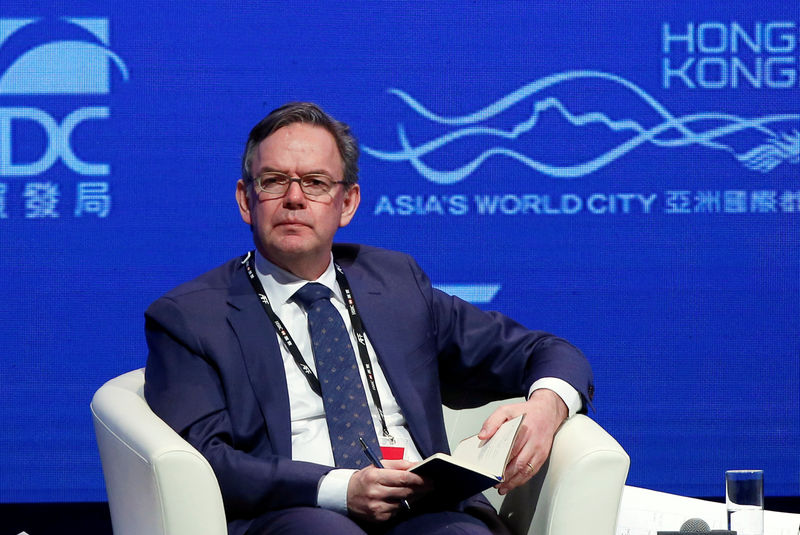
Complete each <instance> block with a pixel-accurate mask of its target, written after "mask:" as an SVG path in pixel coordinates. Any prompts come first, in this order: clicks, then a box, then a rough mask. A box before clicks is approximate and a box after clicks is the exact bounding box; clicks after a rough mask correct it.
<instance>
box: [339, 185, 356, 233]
mask: <svg viewBox="0 0 800 535" xmlns="http://www.w3.org/2000/svg"><path fill="white" fill-rule="evenodd" d="M342 203H343V204H342V215H341V216H339V227H346V226H347V225H348V224H350V221H352V219H353V216H354V215H356V210H358V205H359V204H360V203H361V188H360V187H359V186H358V184H353V185H352V186H350V187H349V188H347V189H346V190H345V192H344V200H343V201H342Z"/></svg>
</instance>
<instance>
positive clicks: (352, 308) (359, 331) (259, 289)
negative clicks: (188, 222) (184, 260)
mask: <svg viewBox="0 0 800 535" xmlns="http://www.w3.org/2000/svg"><path fill="white" fill-rule="evenodd" d="M242 264H243V265H244V266H245V269H246V270H247V278H248V279H250V284H251V285H252V286H253V290H254V291H255V292H256V295H258V298H259V299H260V300H261V306H263V307H264V312H266V313H267V317H268V318H269V320H270V322H271V323H272V326H273V327H274V328H275V332H277V333H278V336H279V337H280V338H281V340H283V343H284V345H285V346H286V349H287V350H288V351H289V353H291V355H292V358H293V359H294V362H295V364H297V368H298V369H299V370H300V371H301V372H302V374H303V376H304V377H305V378H306V381H308V386H310V387H311V390H313V391H314V393H316V394H317V395H318V396H320V397H322V388H321V387H320V384H319V379H317V376H316V375H314V372H313V371H311V368H310V367H309V366H308V364H306V361H305V359H304V358H303V355H301V354H300V350H299V349H297V344H295V343H294V340H293V339H292V336H291V335H290V334H289V330H288V329H287V328H286V326H285V325H284V324H283V322H282V321H281V320H280V318H279V317H278V315H277V314H275V311H274V310H272V306H270V304H269V298H267V292H265V291H264V286H263V285H262V284H261V281H260V280H259V279H258V275H256V269H255V252H254V251H250V252H248V253H247V254H246V255H245V256H244V257H243V258H242ZM333 267H334V268H335V271H336V282H337V283H338V284H339V288H340V289H341V290H342V295H343V296H344V302H345V305H346V306H347V312H348V314H349V315H350V323H352V325H353V332H354V333H355V335H356V340H357V342H358V343H357V344H356V345H357V346H358V356H359V358H360V360H361V366H362V367H363V368H364V375H366V377H367V384H368V385H369V391H370V394H372V402H373V403H374V404H375V408H376V409H378V416H379V417H380V419H381V430H382V432H383V436H384V437H386V438H387V439H389V440H390V441H392V442H394V438H393V437H392V435H391V434H389V428H388V427H386V418H385V417H384V415H383V405H382V404H381V397H380V395H379V394H378V385H377V384H376V383H375V376H374V373H373V371H372V361H370V360H369V353H368V352H367V339H366V333H365V332H364V323H363V322H362V321H361V316H360V315H359V313H358V309H357V308H356V301H355V299H353V292H352V290H350V283H349V282H347V277H345V276H344V271H342V268H341V267H339V264H337V263H335V262H334V264H333Z"/></svg>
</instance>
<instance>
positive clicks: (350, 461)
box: [294, 282, 380, 468]
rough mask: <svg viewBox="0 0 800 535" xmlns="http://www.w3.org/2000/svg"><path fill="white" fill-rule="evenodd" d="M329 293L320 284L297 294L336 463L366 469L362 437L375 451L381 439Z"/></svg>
mask: <svg viewBox="0 0 800 535" xmlns="http://www.w3.org/2000/svg"><path fill="white" fill-rule="evenodd" d="M330 297H331V291H330V289H329V288H327V287H326V286H323V285H322V284H319V283H317V282H310V283H308V284H306V285H305V286H303V287H302V288H300V289H299V290H297V292H295V294H294V298H295V300H296V301H298V302H299V303H300V304H302V305H303V307H305V309H306V312H307V313H308V328H309V332H310V334H311V345H312V347H313V348H314V361H315V362H316V364H317V377H318V378H319V382H320V386H321V387H322V404H323V406H324V408H325V420H326V421H327V423H328V433H329V434H330V438H331V446H332V447H333V458H334V461H335V463H336V466H337V467H338V468H364V467H365V466H367V465H369V460H368V459H367V457H366V455H364V452H363V451H361V445H360V444H359V442H358V437H363V439H364V441H365V442H366V443H367V444H368V445H369V447H370V448H372V449H373V451H375V452H376V453H377V452H378V451H380V450H379V449H378V438H377V436H376V435H375V428H374V426H373V423H372V415H371V414H370V412H369V405H368V404H367V396H366V395H365V393H364V384H363V383H362V381H361V376H360V375H359V372H358V364H357V362H356V358H355V353H354V352H353V346H352V345H351V344H350V335H349V334H348V332H347V327H345V324H344V321H342V317H341V315H340V314H339V312H338V311H337V310H336V308H335V307H334V306H333V303H331V301H330Z"/></svg>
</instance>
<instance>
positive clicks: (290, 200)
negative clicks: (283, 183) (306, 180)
mask: <svg viewBox="0 0 800 535" xmlns="http://www.w3.org/2000/svg"><path fill="white" fill-rule="evenodd" d="M306 200H307V199H306V194H305V193H303V189H302V188H301V187H300V183H299V182H297V181H292V182H289V189H287V190H286V195H284V197H283V203H284V204H285V205H295V206H296V205H305V204H306Z"/></svg>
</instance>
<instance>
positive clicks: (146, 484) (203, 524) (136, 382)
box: [91, 369, 228, 535]
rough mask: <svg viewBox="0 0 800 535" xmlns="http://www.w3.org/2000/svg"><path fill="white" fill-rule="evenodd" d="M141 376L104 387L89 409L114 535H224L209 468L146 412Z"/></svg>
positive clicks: (218, 499) (220, 507) (137, 373)
mask: <svg viewBox="0 0 800 535" xmlns="http://www.w3.org/2000/svg"><path fill="white" fill-rule="evenodd" d="M143 386H144V370H141V369H139V370H134V371H132V372H128V373H126V374H124V375H121V376H119V377H116V378H114V379H112V380H110V381H108V382H107V383H106V384H104V385H103V386H102V387H100V389H99V390H98V391H97V392H96V393H95V395H94V398H93V399H92V404H91V409H92V416H93V419H94V428H95V435H96V437H97V445H98V448H99V450H100V459H101V462H102V464H103V474H104V477H105V481H106V490H107V493H108V503H109V508H110V510H111V523H112V525H113V528H114V533H115V535H225V534H227V532H228V530H227V525H226V522H225V511H224V508H223V504H222V496H221V494H220V491H219V485H218V483H217V479H216V477H215V476H214V472H213V471H212V470H211V466H210V465H209V464H208V461H206V459H205V458H204V457H203V456H202V455H200V453H198V452H197V450H195V449H194V448H193V447H192V446H191V445H189V444H188V443H187V442H186V441H185V440H183V439H182V438H181V437H180V436H179V435H178V434H177V433H175V432H174V431H173V430H172V429H171V428H170V427H169V426H167V424H165V423H164V422H163V421H161V420H160V419H159V418H158V417H156V415H155V414H154V413H153V412H152V411H151V410H150V407H149V406H148V405H147V402H145V400H144V395H143Z"/></svg>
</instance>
